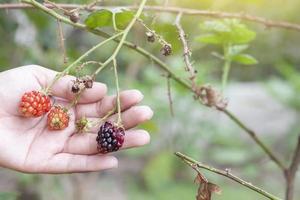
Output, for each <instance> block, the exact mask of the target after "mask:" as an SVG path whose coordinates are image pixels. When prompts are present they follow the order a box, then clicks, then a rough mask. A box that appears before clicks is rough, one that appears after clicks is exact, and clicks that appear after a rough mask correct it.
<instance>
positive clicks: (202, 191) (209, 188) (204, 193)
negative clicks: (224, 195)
mask: <svg viewBox="0 0 300 200" xmlns="http://www.w3.org/2000/svg"><path fill="white" fill-rule="evenodd" d="M195 183H197V184H199V187H198V192H197V196H196V200H211V198H212V193H216V194H221V189H220V187H219V186H217V185H216V184H214V183H210V182H208V180H207V179H206V178H205V177H204V176H203V175H202V174H201V173H198V174H197V176H196V178H195Z"/></svg>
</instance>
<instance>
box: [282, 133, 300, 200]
mask: <svg viewBox="0 0 300 200" xmlns="http://www.w3.org/2000/svg"><path fill="white" fill-rule="evenodd" d="M299 165H300V135H299V136H298V142H297V147H296V149H295V152H294V156H293V159H292V162H291V165H290V166H289V168H288V169H287V170H285V179H286V193H285V199H286V200H292V199H293V196H294V195H293V194H294V184H295V177H296V173H297V171H298V168H299Z"/></svg>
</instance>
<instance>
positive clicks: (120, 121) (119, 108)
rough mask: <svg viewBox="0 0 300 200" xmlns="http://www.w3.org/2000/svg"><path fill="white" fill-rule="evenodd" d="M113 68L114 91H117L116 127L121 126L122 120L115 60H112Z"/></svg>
mask: <svg viewBox="0 0 300 200" xmlns="http://www.w3.org/2000/svg"><path fill="white" fill-rule="evenodd" d="M113 66H114V75H115V82H116V90H117V100H116V101H117V112H118V120H117V125H118V126H119V125H120V126H121V125H122V118H121V102H120V88H119V76H118V70H117V60H116V59H113Z"/></svg>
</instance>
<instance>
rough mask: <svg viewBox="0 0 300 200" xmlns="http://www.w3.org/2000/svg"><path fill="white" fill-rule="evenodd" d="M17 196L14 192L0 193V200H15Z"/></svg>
mask: <svg viewBox="0 0 300 200" xmlns="http://www.w3.org/2000/svg"><path fill="white" fill-rule="evenodd" d="M18 196H19V195H18V194H17V193H16V192H0V200H16V199H17V198H18Z"/></svg>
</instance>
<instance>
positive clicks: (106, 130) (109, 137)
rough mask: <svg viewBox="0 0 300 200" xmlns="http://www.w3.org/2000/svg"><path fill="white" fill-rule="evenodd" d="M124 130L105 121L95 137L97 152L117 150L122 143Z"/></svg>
mask: <svg viewBox="0 0 300 200" xmlns="http://www.w3.org/2000/svg"><path fill="white" fill-rule="evenodd" d="M124 136H125V130H124V128H122V127H118V126H116V125H113V124H112V123H111V122H105V123H104V124H103V125H102V126H101V127H100V129H99V132H98V136H97V138H96V141H97V148H98V151H99V153H109V152H113V151H118V150H119V149H120V147H122V145H123V143H124Z"/></svg>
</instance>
